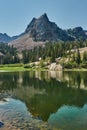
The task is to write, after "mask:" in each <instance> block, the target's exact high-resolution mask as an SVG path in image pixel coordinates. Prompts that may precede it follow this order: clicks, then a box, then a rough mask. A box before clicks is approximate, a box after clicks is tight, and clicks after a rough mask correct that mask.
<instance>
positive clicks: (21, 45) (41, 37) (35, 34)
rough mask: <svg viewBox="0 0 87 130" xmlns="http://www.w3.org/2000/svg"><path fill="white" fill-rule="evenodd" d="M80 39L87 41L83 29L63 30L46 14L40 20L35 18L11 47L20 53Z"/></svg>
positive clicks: (12, 42) (86, 32) (86, 35)
mask: <svg viewBox="0 0 87 130" xmlns="http://www.w3.org/2000/svg"><path fill="white" fill-rule="evenodd" d="M79 39H83V40H85V39H87V31H84V30H83V29H82V28H81V27H76V28H74V29H68V30H63V29H61V28H59V27H58V26H57V25H56V24H55V23H54V22H51V21H50V20H49V19H48V17H47V14H46V13H45V14H43V15H42V16H40V17H39V18H33V19H32V21H31V22H30V23H29V25H28V26H27V28H26V29H25V31H24V32H23V33H22V34H21V35H20V36H18V38H17V39H16V40H14V41H11V42H10V43H9V45H13V46H14V47H16V48H17V49H18V51H22V50H25V49H32V48H34V47H35V46H39V45H43V44H44V43H46V42H56V41H73V40H79Z"/></svg>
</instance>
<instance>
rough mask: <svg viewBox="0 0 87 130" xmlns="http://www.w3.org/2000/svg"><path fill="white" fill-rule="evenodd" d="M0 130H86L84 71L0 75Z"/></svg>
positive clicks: (86, 105) (86, 94)
mask: <svg viewBox="0 0 87 130" xmlns="http://www.w3.org/2000/svg"><path fill="white" fill-rule="evenodd" d="M0 123H3V124H2V125H0V127H1V128H0V129H1V130H17V129H18V130H45V129H46V130H51V129H59V130H87V72H62V71H59V72H55V71H50V72H48V71H45V72H43V71H35V72H33V71H32V72H1V73H0Z"/></svg>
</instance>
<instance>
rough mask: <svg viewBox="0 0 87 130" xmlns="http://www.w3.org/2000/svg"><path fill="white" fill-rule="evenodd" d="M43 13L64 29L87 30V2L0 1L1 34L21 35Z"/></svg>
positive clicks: (52, 0) (69, 0)
mask: <svg viewBox="0 0 87 130" xmlns="http://www.w3.org/2000/svg"><path fill="white" fill-rule="evenodd" d="M43 13H47V15H48V17H49V19H50V20H51V21H53V22H55V23H56V24H57V25H58V26H59V27H60V28H62V29H67V28H73V27H76V26H82V27H83V28H84V29H87V0H0V32H1V33H7V34H8V35H11V36H12V35H17V34H20V33H22V32H23V31H24V30H25V28H26V27H27V25H28V24H29V22H30V21H31V20H32V18H33V17H36V18H38V17H39V16H40V15H42V14H43Z"/></svg>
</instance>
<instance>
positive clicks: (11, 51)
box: [0, 43, 20, 64]
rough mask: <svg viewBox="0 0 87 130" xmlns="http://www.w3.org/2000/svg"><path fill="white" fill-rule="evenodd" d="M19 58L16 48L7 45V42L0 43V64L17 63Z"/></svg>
mask: <svg viewBox="0 0 87 130" xmlns="http://www.w3.org/2000/svg"><path fill="white" fill-rule="evenodd" d="M19 62H20V59H19V57H18V53H17V50H16V48H13V46H8V44H5V43H0V64H14V63H19Z"/></svg>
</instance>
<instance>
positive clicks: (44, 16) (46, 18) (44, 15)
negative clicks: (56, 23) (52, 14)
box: [38, 13, 49, 21]
mask: <svg viewBox="0 0 87 130" xmlns="http://www.w3.org/2000/svg"><path fill="white" fill-rule="evenodd" d="M38 19H45V20H47V21H49V19H48V16H47V14H46V13H44V14H42V15H41V16H40V17H39V18H38Z"/></svg>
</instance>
